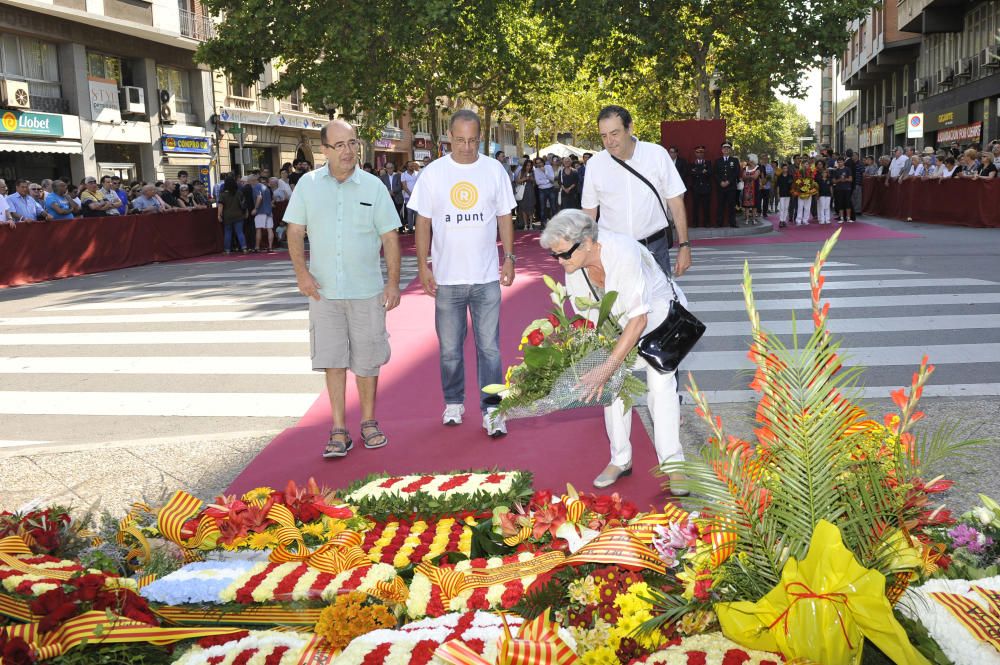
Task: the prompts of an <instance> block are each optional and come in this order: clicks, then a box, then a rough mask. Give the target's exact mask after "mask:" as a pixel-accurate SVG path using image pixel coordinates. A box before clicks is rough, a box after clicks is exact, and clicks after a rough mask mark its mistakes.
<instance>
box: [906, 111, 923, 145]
mask: <svg viewBox="0 0 1000 665" xmlns="http://www.w3.org/2000/svg"><path fill="white" fill-rule="evenodd" d="M906 138H908V139H922V138H924V114H923V113H910V114H908V115H907V116H906Z"/></svg>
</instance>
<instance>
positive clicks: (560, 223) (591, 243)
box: [541, 210, 687, 496]
mask: <svg viewBox="0 0 1000 665" xmlns="http://www.w3.org/2000/svg"><path fill="white" fill-rule="evenodd" d="M541 244H542V247H545V248H546V249H548V250H549V251H550V252H551V254H552V257H553V258H555V259H556V260H558V261H559V263H561V264H562V267H563V269H564V270H565V271H566V291H567V293H568V295H569V297H570V302H571V303H573V306H574V307H576V301H577V298H585V299H590V300H594V299H595V297H603V296H604V294H605V293H607V292H609V291H615V292H617V293H618V297H617V299H616V300H615V303H614V306H613V307H612V313H614V314H616V315H617V316H618V317H619V323H620V324H621V326H622V334H621V336H620V337H619V338H618V342H617V344H615V347H614V350H613V351H612V353H611V356H610V357H609V358H608V360H607V362H605V363H604V364H603V365H601V366H599V367H597V368H596V369H594V370H591V371H590V372H588V373H587V374H585V375H584V376H583V378H582V379H581V382H580V383H581V391H582V394H583V395H584V396H585V401H593V400H594V399H595V398H599V397H600V396H601V393H602V391H603V388H604V385H605V383H606V382H607V381H608V379H609V378H610V377H611V375H612V374H614V373H615V371H616V370H618V368H619V367H621V364H622V363H623V362H624V361H625V358H626V356H627V355H628V354H629V352H630V351H631V350H632V349H633V348H634V347H635V346H636V345H637V344H638V343H639V339H640V338H641V337H642V336H643V335H645V334H647V333H649V332H651V331H653V330H654V329H655V328H656V327H657V326H659V325H660V324H661V323H662V322H663V320H664V319H665V318H666V316H667V313H668V312H669V311H670V301H671V300H672V298H673V293H674V292H673V290H672V289H671V285H670V282H669V281H668V280H667V277H666V275H664V274H663V270H661V269H660V267H659V265H658V264H657V263H656V260H655V259H654V258H653V255H652V254H650V253H649V250H648V249H646V248H645V247H644V246H642V245H641V244H639V242H637V241H636V240H634V239H633V238H631V237H629V236H627V235H623V234H620V233H614V232H612V231H607V230H602V231H600V237H599V238H598V224H597V223H596V222H594V220H593V219H591V218H590V216H589V215H587V214H586V213H584V212H582V211H580V210H563V211H562V212H560V213H559V214H557V215H556V216H555V217H553V218H552V219H551V220H549V223H548V225H547V226H546V228H545V229H544V230H543V231H542V237H541ZM678 294H679V297H680V298H682V299H683V294H680V291H679V290H678ZM682 303H683V300H682ZM578 313H579V314H581V315H584V316H589V317H591V318H592V319H595V320H596V318H597V312H596V311H578ZM644 365H646V363H645V362H644V361H642V360H641V359H640V360H639V366H640V367H642V366H644ZM646 385H647V386H648V388H649V393H648V398H647V404H648V406H649V412H650V416H651V417H652V420H653V445H654V447H655V448H656V456H657V459H659V461H660V463H661V464H662V463H664V462H673V461H681V460H683V459H684V452H683V450H682V449H681V442H680V403H679V401H678V399H677V379H676V376H675V372H670V373H669V374H660V373H659V372H657V371H656V370H655V369H653V368H652V367H648V366H647V367H646ZM604 424H605V426H606V428H607V432H608V439H609V440H610V443H611V462H610V463H609V464H608V466H607V467H606V468H605V469H604V471H602V472H601V474H600V475H599V476H597V478H596V479H594V486H595V487H599V488H603V487H608V486H609V485H612V484H614V483H615V482H616V481H617V480H618V479H619V478H620V477H621V476H627V475H629V474H631V473H632V443H631V441H630V440H629V437H630V435H631V429H632V410H631V409H628V410H626V409H625V406H624V404H623V403H622V401H621V400H615V401H614V402H613V403H612V404H611V405H610V406H607V407H605V408H604ZM670 480H671V484H674V483H680V482H682V481H683V480H684V478H683V477H682V476H681V475H680V474H676V473H672V474H670ZM671 493H672V494H674V495H675V496H683V495H684V494H687V492H686V491H682V490H680V489H674V488H671Z"/></svg>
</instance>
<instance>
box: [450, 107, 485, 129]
mask: <svg viewBox="0 0 1000 665" xmlns="http://www.w3.org/2000/svg"><path fill="white" fill-rule="evenodd" d="M459 121H461V122H474V123H476V131H477V132H479V131H482V128H483V125H482V121H481V120H480V119H479V114H477V113H476V112H475V111H470V110H469V109H459V110H457V111H455V112H454V113H452V114H451V119H450V120H448V131H451V130H453V129H454V128H455V123H456V122H459Z"/></svg>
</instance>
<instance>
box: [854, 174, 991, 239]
mask: <svg viewBox="0 0 1000 665" xmlns="http://www.w3.org/2000/svg"><path fill="white" fill-rule="evenodd" d="M998 202H1000V180H997V179H992V180H970V179H968V178H946V179H943V180H935V179H933V178H931V179H927V180H921V179H920V178H907V179H905V180H903V181H902V182H899V181H898V180H889V183H888V186H886V179H885V178H872V177H868V178H865V181H864V190H863V195H862V206H861V207H862V209H863V210H864V212H865V214H866V215H875V216H877V217H892V218H895V219H912V220H914V221H917V222H931V223H933V224H950V225H955V226H988V227H1000V205H998Z"/></svg>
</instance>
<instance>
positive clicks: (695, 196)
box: [687, 145, 712, 228]
mask: <svg viewBox="0 0 1000 665" xmlns="http://www.w3.org/2000/svg"><path fill="white" fill-rule="evenodd" d="M687 176H688V182H689V187H690V189H691V204H692V205H691V207H692V209H693V211H694V212H693V214H692V219H693V220H694V225H695V226H700V227H702V228H704V227H707V226H708V215H709V211H710V210H711V209H712V201H711V196H712V163H711V162H709V161H708V160H707V159H705V146H703V145H699V146H696V147H695V149H694V161H692V162H691V166H689V167H688V172H687Z"/></svg>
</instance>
